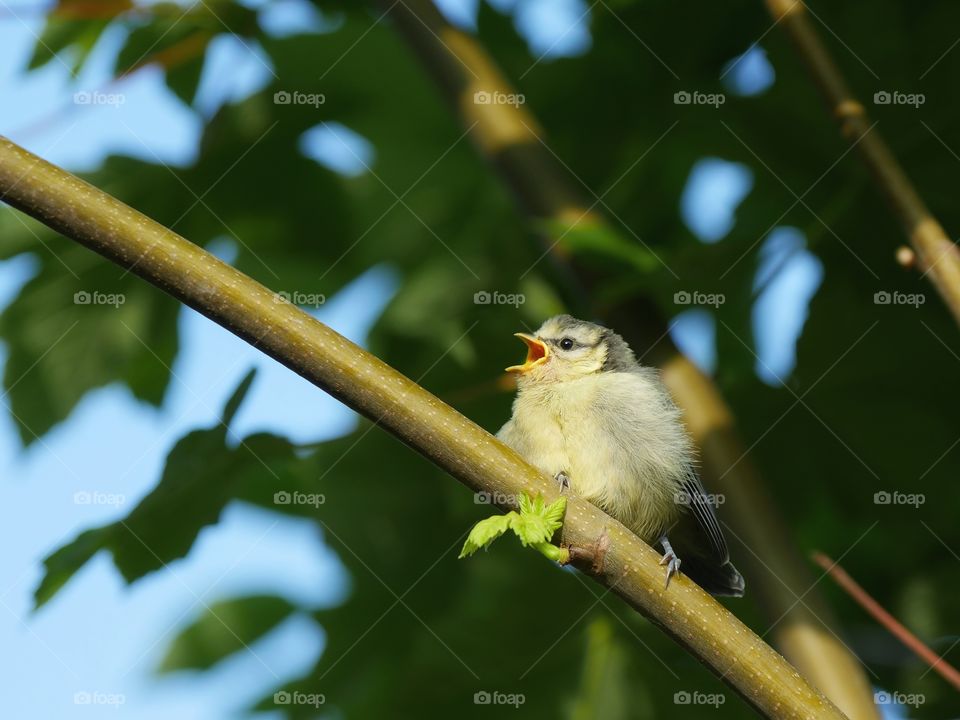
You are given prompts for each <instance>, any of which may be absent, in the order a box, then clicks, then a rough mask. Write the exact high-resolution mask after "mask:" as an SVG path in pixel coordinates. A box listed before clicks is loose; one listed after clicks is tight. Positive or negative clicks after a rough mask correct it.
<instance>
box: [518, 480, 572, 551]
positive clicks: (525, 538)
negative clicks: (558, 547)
mask: <svg viewBox="0 0 960 720" xmlns="http://www.w3.org/2000/svg"><path fill="white" fill-rule="evenodd" d="M519 505H520V514H519V516H517V519H516V520H515V521H514V522H513V523H512V525H511V527H512V528H513V531H514V532H515V533H516V534H517V537H519V538H520V542H521V543H523V546H524V547H527V546H529V545H535V544H538V543H545V542H547V541H549V540H550V538H552V537H553V534H554V533H555V532H556V531H557V530H559V529H560V527H561V526H562V525H563V514H564V512H565V511H566V509H567V499H566V498H565V497H561V498H559V499H558V500H557V501H556V502H553V503H551V504H550V505H548V506H546V507H544V502H543V497H542V496H540V495H537V497H536V499H535V500H530V499H529V498H528V497H527V496H526V494H522V493H521V495H520V498H519Z"/></svg>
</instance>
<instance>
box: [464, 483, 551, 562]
mask: <svg viewBox="0 0 960 720" xmlns="http://www.w3.org/2000/svg"><path fill="white" fill-rule="evenodd" d="M517 505H518V506H519V508H520V512H519V513H518V512H515V511H513V510H511V511H510V512H508V513H504V514H503V515H494V516H493V517H489V518H486V519H485V520H481V521H480V522H478V523H477V524H476V525H474V526H473V529H472V530H471V531H470V534H469V535H468V536H467V539H466V542H464V544H463V550H461V551H460V557H461V558H465V557H469V556H470V555H473V554H474V553H475V552H476V551H477V550H479V549H480V548H487V547H489V546H490V543H492V542H493V541H494V540H496V539H497V538H498V537H500V536H501V535H503V534H504V533H505V532H506V531H507V530H513V532H514V534H515V535H516V536H517V537H518V538H520V542H521V543H522V544H523V546H524V547H529V546H531V545H533V546H538V545H543V544H549V543H548V541H549V540H550V538H552V537H553V534H554V533H555V532H556V531H557V530H559V529H560V527H561V526H562V525H563V514H564V512H565V511H566V509H567V499H566V498H564V497H561V498H559V499H558V500H557V501H556V502H553V503H551V504H550V505H548V506H546V507H545V506H544V501H543V496H541V495H537V497H536V499H534V500H531V499H530V498H529V497H528V496H527V494H526V493H521V494H520V497H519V498H518V499H517ZM537 549H538V550H540V552H542V553H544V554H545V555H547V557H550V558H551V559H558V558H560V557H561V556H559V555H556V554H555V553H552V551H550V550H548V549H544V548H537Z"/></svg>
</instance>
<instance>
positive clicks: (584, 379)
mask: <svg viewBox="0 0 960 720" xmlns="http://www.w3.org/2000/svg"><path fill="white" fill-rule="evenodd" d="M517 337H519V338H520V339H521V340H523V342H524V343H526V345H527V358H526V361H525V362H524V363H523V364H522V365H514V366H512V367H509V368H507V371H508V372H511V373H515V374H516V376H517V396H516V399H515V400H514V403H513V416H512V417H511V418H510V420H508V421H507V423H506V424H505V425H504V426H503V427H502V428H501V429H500V432H498V433H497V437H498V438H500V440H502V441H503V442H504V443H506V444H507V445H509V446H510V447H512V448H513V449H514V450H516V451H517V452H518V453H519V454H520V455H522V456H523V457H524V458H525V459H526V460H527V461H528V462H530V463H531V464H533V465H534V466H536V467H538V468H540V469H541V470H543V471H545V472H547V473H549V474H550V475H551V476H553V477H555V478H556V479H557V481H558V482H560V483H561V486H562V487H567V486H569V487H570V488H571V489H572V490H573V491H574V492H575V493H577V494H578V495H580V496H582V497H583V498H585V499H586V500H589V501H590V502H592V503H593V504H594V505H597V506H598V507H599V508H601V509H602V510H604V511H605V512H606V513H607V514H609V515H612V516H613V517H615V518H616V519H617V520H619V521H620V522H622V523H623V524H624V525H626V526H627V527H628V528H630V529H631V530H633V532H634V533H636V534H637V535H638V536H639V537H640V538H641V539H643V540H644V541H646V542H647V543H648V544H650V545H653V544H654V543H660V544H661V545H662V546H663V550H664V553H663V561H662V562H661V564H664V565H666V566H667V571H666V575H667V577H666V583H667V585H669V584H670V578H671V576H673V575H674V574H675V573H677V572H678V571H679V570H680V564H681V558H682V560H683V570H684V573H685V574H686V575H687V576H688V577H690V579H692V580H693V581H694V582H696V583H697V584H698V585H700V587H702V588H703V589H704V590H706V591H707V592H710V593H712V594H714V595H732V596H737V597H739V596H741V595H743V590H744V582H743V577H742V576H741V575H740V573H739V572H737V569H736V568H735V567H734V566H733V564H732V563H731V562H730V555H729V552H728V550H727V543H726V540H725V539H724V537H723V533H722V532H721V530H720V526H719V524H718V523H717V518H716V514H715V512H714V507H713V504H712V503H711V502H710V500H709V498H708V496H707V495H706V493H705V491H704V489H703V486H702V485H701V484H700V480H699V478H698V477H697V473H696V470H695V469H694V465H693V447H692V443H691V440H690V438H689V436H688V435H687V432H686V429H685V428H684V426H683V423H682V420H681V417H680V411H679V409H678V408H677V406H676V405H675V404H674V403H673V401H672V400H671V398H670V396H669V395H668V393H667V390H666V388H665V387H664V386H663V384H662V383H661V381H660V377H659V374H658V373H657V371H656V370H654V369H652V368H647V367H643V366H641V365H640V363H639V362H637V359H636V357H635V356H634V354H633V351H632V350H631V349H630V347H629V345H627V343H626V342H625V341H624V340H623V338H621V337H620V336H619V335H617V334H616V333H614V332H613V331H612V330H610V329H608V328H605V327H603V326H601V325H596V324H594V323H590V322H585V321H583V320H577V319H576V318H573V317H571V316H569V315H558V316H556V317H553V318H550V319H549V320H547V321H546V322H545V323H544V324H543V325H542V326H541V327H540V329H539V330H537V331H536V333H535V334H534V335H528V334H526V333H517ZM668 535H669V538H668Z"/></svg>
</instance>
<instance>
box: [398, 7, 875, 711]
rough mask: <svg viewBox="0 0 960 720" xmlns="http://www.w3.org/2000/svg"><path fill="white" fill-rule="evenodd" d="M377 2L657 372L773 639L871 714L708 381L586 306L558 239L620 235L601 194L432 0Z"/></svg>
mask: <svg viewBox="0 0 960 720" xmlns="http://www.w3.org/2000/svg"><path fill="white" fill-rule="evenodd" d="M381 2H382V3H383V4H384V5H385V6H389V7H390V8H391V9H392V10H393V11H392V12H391V13H390V18H391V19H392V20H393V21H394V23H395V24H396V27H397V30H398V31H399V32H400V34H401V35H402V36H403V37H404V38H405V39H406V40H407V42H408V43H409V45H410V46H411V49H412V50H413V51H414V52H416V54H417V55H418V56H419V57H420V59H421V60H422V61H423V65H424V67H425V69H426V70H427V71H428V72H429V74H430V75H431V76H432V77H433V79H434V81H435V82H436V83H437V85H438V86H439V88H440V90H441V91H442V93H443V95H444V97H445V99H446V100H447V102H448V104H449V105H450V106H451V107H452V108H453V109H454V111H455V112H456V113H457V115H458V116H459V118H460V120H461V123H462V124H463V125H464V126H465V127H470V128H473V130H472V132H471V136H472V138H473V140H474V142H475V144H476V145H477V148H478V150H479V152H480V153H481V154H482V155H483V156H484V158H486V159H487V160H488V161H489V162H490V163H491V165H492V166H493V167H494V168H495V170H496V171H497V172H498V173H499V174H500V176H501V177H502V179H503V180H504V182H505V183H506V184H507V186H508V187H510V189H511V190H512V191H513V193H514V195H515V196H516V198H517V200H518V202H519V204H520V205H521V207H522V208H523V210H524V211H525V212H526V213H527V214H528V215H529V216H530V217H531V218H532V220H533V221H534V223H535V225H536V226H537V227H550V228H554V229H555V230H554V233H553V234H551V235H548V236H546V237H544V238H542V239H543V241H544V243H545V246H546V248H547V250H546V251H545V253H544V254H547V253H549V255H550V256H551V259H552V260H553V261H554V263H555V264H556V265H557V267H558V269H559V270H560V272H561V273H563V274H565V276H566V277H567V279H569V280H570V284H571V285H572V286H573V291H572V292H573V294H574V295H575V296H576V298H575V299H580V301H581V309H582V310H583V312H584V314H586V315H589V316H594V317H604V318H605V319H606V320H607V321H608V323H609V324H610V325H611V326H613V327H616V328H617V330H618V331H621V332H623V334H624V335H625V337H626V338H627V339H628V340H629V341H630V343H631V345H632V346H633V347H634V348H638V349H639V348H642V349H643V350H642V354H643V356H644V362H648V363H652V364H655V365H658V366H659V367H660V368H661V369H662V371H663V379H664V381H665V382H666V384H667V386H668V387H669V388H670V391H671V393H672V394H673V396H674V399H675V400H676V401H677V404H678V405H679V406H680V407H681V408H682V409H683V411H684V418H685V420H686V422H687V425H688V427H689V429H690V432H691V434H692V436H693V438H694V440H695V441H696V443H697V445H698V447H699V448H700V451H701V458H702V471H703V474H704V476H705V478H706V480H707V482H708V485H710V486H712V488H713V489H715V490H718V491H720V492H722V493H724V494H725V495H726V496H727V497H728V498H729V499H730V502H729V503H727V504H726V505H725V506H724V511H725V512H726V513H727V516H728V518H729V520H730V522H731V524H732V531H733V533H734V534H735V536H736V537H737V538H738V539H739V540H741V542H742V543H743V545H744V546H745V547H746V548H747V549H748V550H749V553H748V554H747V555H743V556H741V557H739V558H738V560H737V562H738V563H739V562H741V561H742V562H743V564H744V565H745V566H747V567H746V572H745V575H746V576H747V578H748V584H749V586H750V588H751V592H753V593H756V594H757V595H758V596H759V598H760V604H761V607H762V609H763V610H764V612H765V614H766V615H767V617H768V618H769V621H770V623H772V624H773V629H772V635H773V637H774V641H775V644H776V645H777V646H778V647H779V648H780V649H781V650H782V651H783V653H784V654H785V655H786V656H787V657H788V658H789V659H790V661H791V662H792V663H793V664H794V665H796V666H797V667H798V668H799V669H800V671H801V672H802V673H803V674H804V675H805V676H806V677H809V678H811V680H812V681H813V683H814V684H815V685H816V686H817V687H818V688H820V689H821V690H822V691H823V692H824V693H825V694H826V695H827V696H828V697H830V698H831V699H832V700H833V701H834V702H835V703H836V704H837V705H838V706H839V707H841V708H842V709H843V710H844V712H846V713H847V714H848V715H849V716H850V717H852V718H855V719H860V718H862V719H863V720H867V719H868V718H870V719H872V718H876V717H877V713H876V708H875V706H874V703H873V693H872V690H871V689H870V684H869V682H868V681H867V677H866V675H865V673H864V671H863V668H862V666H861V665H860V663H859V661H858V660H857V658H856V657H854V655H853V654H852V653H851V651H850V650H849V649H848V648H847V647H846V645H845V644H844V643H843V642H842V641H841V640H840V639H839V637H837V635H836V633H835V632H834V631H833V630H831V629H830V628H831V625H834V624H835V623H834V622H833V620H832V617H831V614H830V611H829V609H828V608H827V606H826V605H825V604H824V603H823V602H822V601H821V600H820V598H819V594H818V593H817V592H816V589H815V588H814V585H815V584H816V581H815V580H814V578H813V577H812V575H811V573H810V571H809V569H808V567H807V563H806V562H805V560H804V559H803V557H802V556H801V555H800V553H799V552H798V551H797V549H796V547H795V545H794V543H793V541H792V540H791V538H790V537H789V535H788V533H787V531H786V527H787V526H786V523H785V522H784V521H783V520H782V517H781V515H780V513H779V512H778V511H777V509H776V508H775V507H774V505H773V502H772V500H771V498H770V497H769V495H768V494H767V492H766V490H765V488H764V485H763V480H762V479H761V477H760V475H759V472H758V471H757V468H756V467H755V466H754V464H753V463H752V461H751V460H750V457H749V454H748V450H747V449H746V448H745V447H744V445H743V442H742V440H741V439H740V437H739V435H738V433H737V430H736V427H735V422H734V418H733V415H732V413H731V411H730V408H729V407H728V406H727V404H726V402H725V401H724V399H723V397H722V396H721V395H720V393H719V391H718V389H717V387H716V386H715V385H714V384H713V382H712V381H711V379H710V378H709V377H707V376H706V375H705V374H704V373H702V372H701V371H700V370H699V369H698V368H697V367H696V366H695V365H694V364H693V363H692V362H690V360H688V359H687V358H686V357H685V356H684V355H683V354H682V353H681V352H680V351H679V350H678V349H677V347H676V346H675V345H674V344H673V343H672V341H671V340H670V337H669V332H668V328H667V322H666V320H665V319H664V318H663V316H662V314H661V313H660V311H659V310H658V308H657V307H656V306H655V305H654V304H653V303H652V302H651V301H649V300H648V299H646V298H632V299H630V300H629V301H627V302H626V303H621V304H619V305H615V306H612V307H611V306H601V305H599V304H598V303H597V302H596V298H597V297H598V296H599V295H600V293H599V292H591V291H592V290H594V289H596V288H601V287H602V278H600V277H598V276H597V275H596V274H595V272H593V271H592V270H590V269H588V268H585V267H583V266H582V265H580V264H579V263H578V261H577V258H576V257H575V256H574V255H573V248H572V247H570V245H572V243H569V240H571V239H572V234H573V231H575V230H588V231H589V230H590V229H602V230H603V231H605V232H606V233H607V234H608V235H609V236H611V237H619V235H620V234H619V233H618V232H617V231H616V229H615V228H613V227H612V226H610V225H609V224H608V223H607V222H606V220H605V219H604V218H603V217H602V216H601V215H600V214H599V212H598V210H597V206H598V205H600V206H601V209H607V210H608V211H610V210H609V208H606V205H605V204H604V203H603V196H602V195H601V196H599V197H598V198H596V199H595V200H596V201H595V202H590V203H588V202H585V201H584V200H583V198H582V197H581V194H580V192H579V190H578V189H577V188H575V187H574V186H573V183H572V182H571V173H570V172H569V169H568V168H566V167H565V166H563V165H562V163H561V161H560V160H559V159H558V158H557V157H556V155H554V154H553V152H552V151H551V150H550V149H549V146H548V145H547V143H546V142H545V141H544V137H545V133H544V131H543V129H542V128H541V126H540V123H539V122H537V119H536V118H535V117H534V116H533V115H532V114H531V113H530V112H529V111H528V110H527V109H526V106H525V105H510V104H497V103H490V102H487V103H484V102H477V101H476V100H477V99H478V98H483V99H485V98H492V97H494V94H495V93H501V94H502V95H504V96H510V95H516V93H517V91H516V89H515V88H513V87H512V86H511V85H510V83H509V81H508V80H507V79H506V78H505V77H504V76H503V74H502V73H501V71H500V70H499V69H498V68H497V67H496V65H495V64H494V62H493V60H492V59H491V58H490V56H489V55H488V54H487V52H486V50H485V49H484V48H483V47H482V46H481V45H480V44H479V43H478V42H477V40H476V39H475V38H473V37H472V36H470V35H468V34H467V33H465V32H462V31H460V30H459V29H457V28H455V27H453V26H452V25H450V23H448V22H447V21H446V20H445V18H444V17H443V16H442V15H441V14H440V13H439V12H438V11H437V8H436V7H435V6H434V4H433V2H431V0H399V2H393V0H381ZM391 3H392V4H391ZM478 93H479V94H480V95H478ZM611 212H612V211H611ZM620 239H621V240H622V237H621V238H620ZM624 242H625V243H627V244H629V242H628V241H624ZM585 298H591V300H590V301H588V300H585Z"/></svg>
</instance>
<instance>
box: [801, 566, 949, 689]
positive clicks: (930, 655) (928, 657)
mask: <svg viewBox="0 0 960 720" xmlns="http://www.w3.org/2000/svg"><path fill="white" fill-rule="evenodd" d="M812 557H813V561H814V562H815V563H817V565H819V566H820V567H822V568H823V569H824V570H826V571H827V572H828V573H830V577H832V578H833V579H834V580H835V581H836V582H837V585H839V586H840V587H842V588H843V589H844V590H845V591H846V593H847V594H848V595H849V596H850V597H852V598H853V599H854V600H856V601H857V604H858V605H860V607H862V608H863V609H864V610H866V611H867V612H868V613H870V615H872V616H873V619H874V620H876V621H877V622H878V623H880V624H881V625H883V626H884V627H885V628H886V629H887V630H889V631H890V633H891V634H892V635H893V636H894V637H896V638H897V640H899V641H900V642H902V643H903V644H904V645H906V646H907V647H908V648H910V649H911V650H912V651H913V652H914V653H916V655H917V656H918V657H919V658H920V659H921V660H923V661H924V662H925V663H927V665H929V666H930V668H931V669H933V670H936V671H937V672H938V673H940V675H941V676H942V677H943V679H944V680H946V681H947V682H948V683H950V684H951V685H953V686H954V687H955V688H956V689H957V690H960V672H957V669H956V668H955V667H953V665H951V664H950V663H948V662H947V661H946V660H944V659H943V658H942V657H940V656H939V655H937V654H936V653H935V652H934V651H933V650H931V649H930V648H929V647H928V646H927V645H926V644H925V643H924V642H923V640H921V639H920V638H918V637H917V636H916V635H914V634H913V633H912V632H910V631H909V630H908V629H907V628H906V627H905V626H904V625H903V624H902V623H901V622H900V621H899V620H897V619H896V618H895V617H894V616H893V615H891V614H890V613H889V612H887V611H886V610H885V609H884V608H883V607H882V606H881V605H880V603H878V602H877V601H876V600H874V599H873V598H872V597H871V596H870V594H869V593H868V592H867V591H866V590H864V589H863V588H862V587H861V586H860V585H859V583H857V581H856V580H854V579H853V578H852V577H850V575H849V574H848V573H847V571H846V570H844V569H843V568H842V567H840V563H837V562H834V561H833V560H831V559H830V558H829V557H827V556H826V555H824V554H823V553H821V552H815V553H813V555H812Z"/></svg>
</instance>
